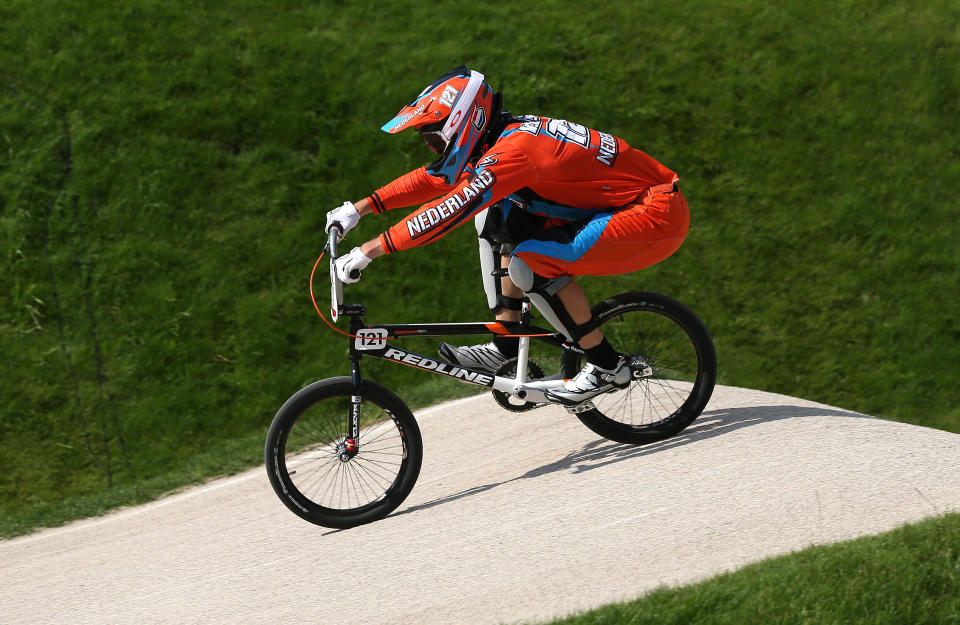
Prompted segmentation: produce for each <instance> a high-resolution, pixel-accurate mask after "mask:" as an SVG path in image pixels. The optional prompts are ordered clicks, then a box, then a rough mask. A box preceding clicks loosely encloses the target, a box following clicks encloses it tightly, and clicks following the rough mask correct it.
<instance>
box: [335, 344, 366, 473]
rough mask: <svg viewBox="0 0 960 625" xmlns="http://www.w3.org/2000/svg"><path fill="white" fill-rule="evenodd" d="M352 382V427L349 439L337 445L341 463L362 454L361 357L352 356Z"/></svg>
mask: <svg viewBox="0 0 960 625" xmlns="http://www.w3.org/2000/svg"><path fill="white" fill-rule="evenodd" d="M350 381H351V382H352V384H353V388H352V390H351V392H350V427H349V431H348V433H347V437H346V438H345V439H344V440H343V442H341V443H340V444H339V445H337V454H338V455H339V457H340V461H341V462H349V461H350V460H352V459H353V458H354V457H355V456H356V455H357V454H358V453H360V406H361V404H362V403H363V398H362V397H361V395H360V385H361V384H362V383H363V378H361V377H360V356H359V355H351V356H350Z"/></svg>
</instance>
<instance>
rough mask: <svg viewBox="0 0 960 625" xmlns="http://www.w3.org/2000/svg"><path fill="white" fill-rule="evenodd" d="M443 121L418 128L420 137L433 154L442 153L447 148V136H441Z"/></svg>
mask: <svg viewBox="0 0 960 625" xmlns="http://www.w3.org/2000/svg"><path fill="white" fill-rule="evenodd" d="M443 125H444V122H437V123H436V124H430V125H428V126H424V127H423V128H420V129H418V130H419V132H420V138H421V139H423V142H424V143H426V144H427V149H428V150H430V151H431V152H433V153H434V154H443V153H444V152H445V151H446V149H447V144H448V143H449V141H447V138H446V137H444V136H443Z"/></svg>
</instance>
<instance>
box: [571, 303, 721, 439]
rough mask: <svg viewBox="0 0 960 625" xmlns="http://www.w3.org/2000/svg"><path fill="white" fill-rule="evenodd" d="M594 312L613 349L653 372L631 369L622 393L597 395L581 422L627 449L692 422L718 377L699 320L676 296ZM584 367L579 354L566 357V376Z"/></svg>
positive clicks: (608, 306)
mask: <svg viewBox="0 0 960 625" xmlns="http://www.w3.org/2000/svg"><path fill="white" fill-rule="evenodd" d="M592 312H593V316H594V318H595V319H597V320H598V321H599V323H600V328H601V330H602V331H603V333H604V336H606V337H607V339H608V340H609V341H610V343H611V345H613V348H614V349H616V350H617V351H619V352H621V353H622V354H624V355H626V356H627V358H628V360H629V359H634V363H635V365H636V363H640V364H641V365H642V363H644V362H645V363H646V364H647V365H649V367H650V369H649V370H647V372H646V373H640V372H639V371H637V372H635V377H634V379H633V380H631V382H630V385H629V386H628V387H627V388H625V389H622V390H618V391H615V392H613V393H607V394H604V395H599V396H597V397H594V398H593V400H592V403H593V406H594V407H593V409H588V410H585V411H583V412H579V413H577V417H578V418H579V419H580V421H582V422H583V424H584V425H586V426H587V427H588V428H590V429H591V430H593V431H594V432H596V433H597V434H599V435H600V436H603V437H604V438H608V439H610V440H614V441H617V442H620V443H628V444H632V445H642V444H647V443H654V442H657V441H661V440H663V439H665V438H669V437H671V436H674V435H675V434H677V433H679V432H681V431H682V430H683V429H684V428H686V427H687V426H688V425H690V424H691V423H693V421H694V420H695V419H696V418H697V417H698V416H700V413H701V412H702V411H703V409H704V407H705V406H706V405H707V401H709V400H710V395H711V394H712V393H713V387H714V384H715V383H716V379H717V356H716V352H715V351H714V347H713V339H712V338H711V337H710V333H709V332H708V331H707V328H706V326H704V325H703V322H702V321H700V318H699V317H697V315H696V314H694V312H693V311H692V310H690V309H689V308H687V307H686V306H684V305H683V304H681V303H680V302H678V301H677V300H675V299H673V298H670V297H667V296H666V295H660V294H657V293H644V292H632V293H622V294H620V295H615V296H613V297H611V298H609V299H606V300H604V301H603V302H600V303H599V304H597V305H596V306H594V307H593V311H592ZM640 359H642V360H640ZM582 364H583V359H582V356H581V355H579V354H577V353H576V352H573V351H569V352H567V354H566V356H565V358H564V363H563V371H564V377H567V378H569V377H573V376H574V375H575V374H576V372H577V371H579V369H580V367H581V365H582ZM632 368H634V369H635V371H636V370H639V369H642V368H644V367H642V366H641V367H637V366H634V367H632Z"/></svg>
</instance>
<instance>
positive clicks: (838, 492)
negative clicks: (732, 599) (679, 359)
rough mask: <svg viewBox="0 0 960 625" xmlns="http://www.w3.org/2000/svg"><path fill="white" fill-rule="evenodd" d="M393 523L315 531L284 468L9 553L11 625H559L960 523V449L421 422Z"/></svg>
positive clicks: (862, 427) (740, 406)
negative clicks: (652, 593) (620, 440)
mask: <svg viewBox="0 0 960 625" xmlns="http://www.w3.org/2000/svg"><path fill="white" fill-rule="evenodd" d="M418 420H419V421H420V424H421V429H422V431H423V437H424V445H425V456H426V457H425V459H424V465H423V471H422V473H421V476H420V481H419V482H418V484H417V486H416V488H414V491H413V493H412V494H411V496H410V497H409V498H408V499H407V501H406V502H405V503H404V505H403V506H401V507H400V508H399V509H398V510H397V511H396V512H395V513H394V514H393V515H392V516H391V517H389V518H387V519H385V520H383V521H380V522H377V523H374V524H371V525H367V526H363V527H359V528H355V529H352V530H347V531H339V532H336V531H331V530H327V529H325V528H321V527H316V526H313V525H311V524H309V523H306V522H304V521H302V520H300V519H299V518H297V517H295V516H294V515H292V514H291V513H289V512H288V511H287V509H286V508H285V507H284V506H283V505H282V504H281V503H280V501H279V500H278V499H277V498H276V497H275V496H274V494H273V491H272V490H271V489H270V486H269V483H268V482H267V478H266V475H265V473H264V471H263V470H262V469H257V470H254V471H250V472H248V473H244V474H241V475H238V476H234V477H231V478H225V479H222V480H217V481H214V482H211V483H209V484H207V485H205V486H202V487H198V488H195V489H191V490H189V491H185V492H182V493H180V494H177V495H173V496H170V497H168V498H166V499H163V500H161V501H159V502H155V503H153V504H149V505H146V506H142V507H138V508H131V509H128V510H123V511H119V512H117V513H114V514H111V515H109V516H106V517H103V518H100V519H94V520H89V521H83V522H79V523H75V524H72V525H70V526H67V527H64V528H59V529H53V530H48V531H44V532H40V533H38V534H34V535H31V536H27V537H23V538H19V539H15V540H11V541H6V542H0V578H2V581H0V623H2V624H4V625H6V624H20V623H57V624H61V623H63V624H67V623H69V624H81V623H104V624H110V625H118V624H123V623H131V624H132V623H136V624H138V625H139V624H154V623H176V624H178V625H183V624H187V623H231V624H240V623H257V624H261V625H262V624H263V623H290V622H298V623H304V622H306V623H335V624H338V625H341V624H349V623H363V624H365V625H371V624H377V623H404V624H410V623H417V624H431V623H437V624H440V623H443V624H451V623H457V624H461V623H462V624H467V623H510V622H516V621H526V622H537V621H542V620H549V619H551V618H553V617H557V616H562V615H564V614H568V613H570V612H574V611H578V610H583V609H587V608H591V607H595V606H598V605H602V604H604V603H609V602H611V601H617V600H624V599H629V598H632V597H635V596H638V595H640V594H642V593H643V592H644V591H648V590H650V589H653V588H655V587H657V586H659V585H664V584H667V585H675V584H682V583H686V582H691V581H695V580H698V579H702V578H704V577H707V576H711V575H714V574H716V573H720V572H722V571H726V570H730V569H735V568H738V567H740V566H742V565H744V564H747V563H749V562H752V561H756V560H758V559H762V558H764V557H767V556H774V555H778V554H783V553H787V552H790V551H793V550H797V549H801V548H803V547H805V546H807V545H810V544H818V543H828V542H833V541H839V540H845V539H850V538H854V537H857V536H861V535H864V534H874V533H878V532H882V531H884V530H888V529H892V528H894V527H896V526H898V525H901V524H903V523H906V522H910V521H915V520H919V519H921V518H924V517H928V516H933V515H936V514H939V513H943V512H947V511H956V510H960V435H956V434H950V433H946V432H942V431H938V430H931V429H927V428H921V427H916V426H910V425H905V424H901V423H895V422H890V421H883V420H880V419H875V418H872V417H868V416H865V415H860V414H856V413H852V412H849V411H846V410H841V409H838V408H832V407H830V406H824V405H822V404H816V403H811V402H807V401H803V400H799V399H794V398H791V397H785V396H781V395H773V394H769V393H761V392H757V391H749V390H744V389H736V388H730V387H720V388H717V390H716V392H715V394H714V397H713V399H712V400H711V402H710V405H709V406H708V407H707V410H706V411H705V413H704V415H703V416H702V417H701V418H700V419H699V420H698V421H696V422H695V423H694V424H693V425H692V426H690V427H689V428H688V429H687V430H686V431H685V432H683V433H682V434H680V435H679V436H677V437H676V438H674V439H671V440H668V441H664V442H662V443H659V444H655V445H650V446H646V447H630V446H626V445H621V444H617V443H612V442H609V441H606V440H603V439H599V438H597V436H596V435H594V434H593V433H592V432H590V431H589V430H587V429H586V428H585V427H583V426H582V425H581V424H580V423H579V421H577V420H576V419H575V418H572V417H570V416H569V415H567V414H566V413H565V412H564V411H563V410H560V409H553V408H544V409H541V410H538V411H534V412H529V413H525V414H509V413H505V412H503V411H502V410H500V409H499V408H498V407H497V406H496V405H495V404H494V402H493V400H492V399H491V398H490V397H489V396H482V397H475V398H470V399H466V400H460V401H458V402H451V403H448V404H445V405H441V406H438V407H435V408H432V409H429V410H424V411H422V412H420V413H419V414H418Z"/></svg>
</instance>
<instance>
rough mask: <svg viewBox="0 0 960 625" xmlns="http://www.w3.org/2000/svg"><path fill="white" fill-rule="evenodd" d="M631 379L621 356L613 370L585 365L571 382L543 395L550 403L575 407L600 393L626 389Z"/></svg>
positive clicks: (627, 366)
mask: <svg viewBox="0 0 960 625" xmlns="http://www.w3.org/2000/svg"><path fill="white" fill-rule="evenodd" d="M631 377H632V374H631V372H630V366H629V365H628V364H627V359H626V358H624V357H623V356H621V357H620V362H618V363H617V366H616V367H614V368H613V369H602V368H600V367H598V366H596V365H595V364H593V363H587V366H586V367H584V368H583V369H581V370H580V373H578V374H577V375H576V376H575V377H574V378H573V379H572V380H566V381H565V382H564V383H563V386H560V387H558V388H553V389H549V390H547V391H544V393H543V394H544V395H546V396H547V399H550V400H551V401H555V402H559V403H561V404H564V405H566V406H575V405H577V404H582V403H583V402H585V401H587V400H588V399H590V398H592V397H596V396H597V395H600V394H602V393H611V392H613V391H616V390H618V389H621V388H626V387H627V386H628V385H629V384H630V378H631Z"/></svg>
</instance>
